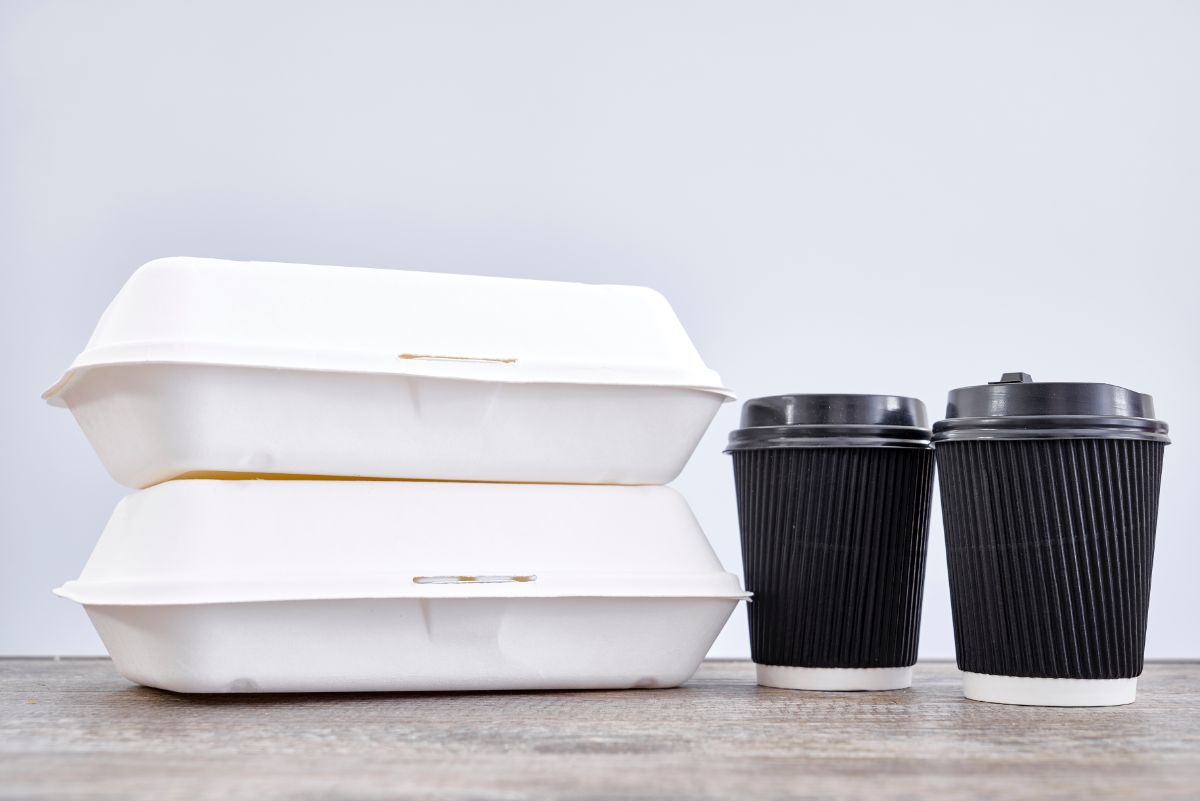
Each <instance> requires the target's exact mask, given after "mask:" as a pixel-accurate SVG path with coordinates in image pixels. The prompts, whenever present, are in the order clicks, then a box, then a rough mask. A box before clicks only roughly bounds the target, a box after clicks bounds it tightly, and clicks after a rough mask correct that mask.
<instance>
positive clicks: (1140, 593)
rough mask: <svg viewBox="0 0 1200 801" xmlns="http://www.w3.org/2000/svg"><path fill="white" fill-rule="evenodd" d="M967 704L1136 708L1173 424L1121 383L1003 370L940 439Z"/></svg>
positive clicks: (953, 411) (949, 421) (959, 401)
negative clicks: (1035, 377)
mask: <svg viewBox="0 0 1200 801" xmlns="http://www.w3.org/2000/svg"><path fill="white" fill-rule="evenodd" d="M933 431H934V434H933V440H934V444H935V446H936V449H937V463H938V474H939V480H940V484H941V495H942V511H943V515H942V516H943V520H944V522H945V529H946V552H947V559H948V564H949V572H950V600H951V606H952V612H953V618H954V641H955V649H956V651H957V654H958V666H959V669H960V670H962V671H963V676H964V682H963V692H964V695H966V697H967V698H973V699H975V700H979V701H993V702H997V703H1009V704H1029V705H1040V706H1110V705H1115V704H1127V703H1130V702H1132V701H1133V700H1134V696H1135V693H1136V689H1137V676H1138V675H1140V674H1141V672H1142V653H1143V650H1144V647H1145V641H1146V614H1147V609H1148V604H1149V600H1150V573H1151V567H1152V565H1153V560H1154V531H1155V524H1156V521H1157V517H1158V493H1159V479H1160V476H1161V473H1162V459H1163V451H1164V449H1165V448H1166V445H1167V443H1168V442H1169V440H1168V439H1167V425H1166V423H1163V422H1162V421H1160V420H1156V419H1154V401H1153V400H1152V399H1151V397H1150V396H1149V395H1142V394H1140V393H1137V392H1132V391H1130V390H1128V389H1123V388H1121V387H1117V386H1113V385H1111V384H1068V383H1041V382H1034V381H1032V379H1030V377H1029V376H1028V375H1026V374H1024V373H1006V374H1005V375H1004V377H1003V378H1002V379H1001V380H1000V381H998V382H995V383H992V384H986V385H983V386H974V387H964V388H961V389H956V390H953V391H952V392H951V393H950V399H949V404H948V406H947V410H946V419H945V420H943V421H941V422H939V423H937V424H935V425H934V427H933Z"/></svg>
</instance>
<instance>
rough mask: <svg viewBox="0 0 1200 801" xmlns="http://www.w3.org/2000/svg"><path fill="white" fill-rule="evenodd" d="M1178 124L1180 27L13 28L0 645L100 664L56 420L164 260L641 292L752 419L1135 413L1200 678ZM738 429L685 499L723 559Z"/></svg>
mask: <svg viewBox="0 0 1200 801" xmlns="http://www.w3.org/2000/svg"><path fill="white" fill-rule="evenodd" d="M1198 99H1200V4H1196V3H1190V4H1187V3H1176V2H1127V3H1111V2H1100V3H1096V2H1078V3H1073V2H1031V3H1019V2H1008V3H962V2H947V3H935V2H924V1H917V0H914V2H906V3H896V2H866V3H861V2H860V3H834V2H829V3H805V2H784V3H765V2H728V3H682V2H681V3H662V2H649V3H644V2H638V3H614V2H600V1H597V2H551V1H549V0H548V1H547V2H509V3H484V2H480V3H460V2H439V3H384V2H379V3H362V2H338V3H333V2H330V3H318V2H303V3H296V2H293V3H264V2H253V3H240V2H238V3H195V4H185V3H161V2H159V3H141V4H139V3H131V2H108V3H90V4H89V3H78V4H72V3H63V2H11V1H10V2H5V3H3V4H2V5H0V264H2V265H3V270H4V274H3V275H4V290H3V292H0V303H2V304H3V307H2V309H0V327H2V330H0V334H2V336H0V348H2V349H3V367H4V382H3V393H2V394H0V426H2V427H3V428H2V438H3V439H2V442H3V455H2V456H0V459H2V462H0V469H2V470H3V475H2V476H0V479H2V481H0V493H2V496H0V515H2V517H0V521H2V526H0V652H2V653H13V654H16V653H32V654H77V653H95V652H98V651H99V650H100V643H99V642H98V641H97V639H96V638H95V636H94V634H93V633H92V631H91V628H90V626H89V625H88V622H87V620H86V617H85V616H84V614H83V612H82V611H81V610H80V609H78V608H76V607H75V606H74V605H72V604H70V603H68V602H66V601H62V600H59V599H56V598H54V597H52V596H51V595H50V592H49V591H50V589H51V588H52V587H54V586H57V585H58V584H59V583H61V582H62V581H63V580H66V579H69V578H72V577H74V576H75V575H76V574H77V571H78V570H79V569H80V567H81V566H82V564H83V562H84V560H85V558H86V557H87V554H88V551H89V549H90V548H91V546H92V543H93V542H94V540H95V538H96V536H97V534H98V533H99V531H100V529H101V527H102V526H103V524H104V522H105V520H106V519H107V516H108V514H109V512H110V511H111V509H112V506H113V504H114V503H115V502H116V501H117V499H118V498H119V497H121V496H122V495H123V494H124V493H125V492H126V490H124V489H122V488H121V487H118V486H116V485H115V484H114V483H113V482H112V481H111V480H110V479H109V478H108V476H107V475H105V473H104V471H103V469H102V468H101V466H100V464H99V463H98V461H97V460H96V458H95V457H94V456H93V455H92V453H91V451H90V449H89V447H88V445H87V443H86V442H85V441H84V439H83V436H82V435H81V434H80V433H79V431H78V429H77V428H76V426H75V424H74V422H73V421H72V420H71V418H70V416H69V415H68V414H67V413H65V412H62V411H59V410H53V409H50V408H48V407H46V406H44V405H43V404H42V403H41V401H39V399H38V394H39V392H40V391H41V390H42V389H43V388H44V387H45V386H47V385H49V384H50V383H51V382H53V381H54V380H55V379H56V378H57V377H58V375H59V373H60V371H61V370H62V369H63V368H64V367H65V366H66V365H67V363H68V362H69V361H70V360H71V358H72V357H73V356H74V355H75V354H76V353H77V351H78V350H80V349H81V348H82V347H83V344H84V342H85V341H86V339H87V337H88V335H89V333H90V331H91V329H92V327H93V325H94V324H95V322H96V319H97V318H98V317H99V315H100V313H101V311H102V310H103V309H104V306H105V304H106V303H107V302H108V301H109V300H110V299H111V298H112V296H113V295H114V294H115V293H116V292H117V290H118V289H119V288H120V286H121V284H122V282H123V281H124V280H125V278H126V277H127V276H128V275H129V274H130V272H132V271H133V269H134V268H136V267H137V266H138V265H139V264H141V263H142V262H145V261H147V260H149V259H152V258H154V257H157V256H163V255H177V254H184V255H205V256H218V257H228V258H245V259H270V260H278V261H297V262H316V263H330V264H351V265H359V266H377V267H399V268H403V267H410V268H420V269H426V270H442V271H452V272H464V273H484V274H491V275H511V276H525V277H531V278H551V279H571V280H580V281H592V282H617V283H636V284H647V285H650V286H653V287H655V288H657V289H659V290H661V291H662V292H664V293H665V294H666V295H667V297H668V298H670V299H671V301H672V302H673V303H674V305H675V308H676V310H677V311H678V313H679V315H680V317H681V318H682V319H683V321H684V324H685V325H686V326H687V327H688V330H689V331H690V332H691V334H692V336H693V338H694V340H695V342H696V345H697V347H698V348H699V350H700V352H701V353H702V354H703V355H704V356H705V358H706V360H707V361H708V363H709V364H710V365H711V366H713V367H714V368H716V369H717V370H718V371H720V372H721V374H722V375H723V377H724V378H725V380H726V382H727V383H728V384H729V385H730V386H731V387H733V388H734V389H735V390H737V391H738V392H739V394H740V395H741V397H742V398H748V397H753V396H755V395H762V394H771V393H777V392H783V391H800V392H811V391H846V392H890V393H900V394H909V395H915V396H918V397H920V398H923V399H925V400H926V402H927V403H928V404H929V406H930V409H931V411H932V412H933V413H934V415H935V416H936V415H937V414H939V413H940V411H941V407H942V404H943V402H944V398H945V393H946V391H947V390H948V389H949V388H951V387H955V386H961V385H964V384H972V383H978V382H982V381H986V380H988V379H993V378H995V377H997V376H998V374H999V373H1000V372H1001V371H1003V370H1025V371H1028V372H1031V373H1033V375H1034V376H1035V377H1036V378H1040V379H1045V380H1050V379H1057V380H1102V381H1111V382H1114V383H1118V384H1122V385H1125V386H1129V387H1132V388H1135V389H1138V390H1141V391H1147V392H1151V393H1153V394H1154V395H1155V396H1156V399H1157V401H1158V405H1159V414H1160V416H1161V417H1163V418H1164V419H1166V420H1168V421H1169V422H1170V423H1171V426H1172V435H1173V437H1174V439H1175V443H1176V444H1175V445H1173V446H1172V447H1171V448H1169V449H1168V451H1167V464H1166V477H1165V483H1164V487H1163V498H1162V509H1161V518H1160V526H1159V540H1158V553H1157V560H1156V565H1155V577H1154V581H1155V587H1154V600H1153V605H1152V611H1151V619H1150V633H1149V645H1148V649H1149V654H1150V655H1151V656H1155V657H1182V656H1191V657H1197V656H1200V636H1198V627H1197V625H1196V623H1195V610H1196V609H1197V607H1198V606H1200V590H1198V589H1197V587H1198V584H1200V582H1197V580H1196V569H1197V564H1198V562H1200V545H1198V539H1197V524H1196V522H1195V521H1196V516H1195V511H1194V503H1195V497H1194V495H1195V491H1196V487H1197V486H1198V484H1200V457H1198V456H1197V453H1198V451H1197V448H1196V446H1195V441H1196V439H1197V436H1198V435H1200V412H1198V411H1197V409H1198V406H1197V402H1196V398H1197V393H1198V392H1200V365H1198V361H1197V343H1198V342H1200V323H1198V315H1197V313H1196V309H1197V300H1198V298H1197V295H1198V294H1200V293H1198V291H1197V290H1198V279H1197V267H1198V266H1200V149H1198V146H1197V143H1200V113H1198V108H1200V102H1198ZM736 419H737V406H736V405H732V404H731V405H727V406H726V407H725V408H724V409H723V411H722V412H721V414H720V416H719V417H718V418H717V420H716V422H715V423H714V425H713V427H712V429H711V431H710V433H709V435H708V436H707V437H706V439H705V440H704V442H703V443H702V444H701V445H700V448H699V449H698V451H697V453H696V456H695V458H694V459H693V460H692V462H691V464H690V465H689V467H688V468H687V470H686V472H685V473H684V474H683V476H682V477H681V478H680V479H679V480H678V482H676V486H677V487H678V488H679V489H680V490H682V491H683V492H684V493H685V494H686V495H687V496H688V498H689V499H690V500H691V502H692V505H693V508H694V509H695V511H696V514H697V516H698V517H699V518H700V520H701V522H702V523H703V525H704V527H705V529H706V531H707V532H708V534H709V536H710V538H711V539H712V541H713V543H714V545H715V547H716V548H717V550H718V551H719V553H720V555H721V558H722V559H723V560H724V562H725V564H726V565H727V566H729V567H730V568H733V569H736V568H737V566H738V563H739V562H738V547H737V535H736V519H735V511H734V498H733V485H732V481H731V476H730V465H729V463H728V458H727V457H725V456H723V455H722V454H721V446H722V443H723V440H724V437H725V434H726V432H728V430H729V429H731V428H733V427H734V426H735V424H736ZM941 536H942V534H941V527H940V521H939V520H938V519H937V517H936V516H935V520H934V526H933V530H932V538H931V539H932V549H931V553H930V560H929V571H928V585H927V586H928V589H927V592H926V608H925V619H924V632H923V635H922V647H921V651H922V653H923V655H925V656H940V657H944V656H950V655H952V653H953V642H952V639H951V631H950V619H949V612H948V597H947V589H946V574H945V557H944V552H943V549H942V547H941V542H940V539H941ZM714 653H715V654H718V655H723V656H729V655H744V654H746V653H747V645H746V638H745V623H744V619H743V613H742V612H740V611H739V612H738V613H736V614H735V616H734V618H733V620H732V621H731V623H730V625H729V627H728V629H727V630H726V632H725V634H724V635H723V636H722V638H721V639H720V640H719V641H718V644H717V646H716V648H715V650H714Z"/></svg>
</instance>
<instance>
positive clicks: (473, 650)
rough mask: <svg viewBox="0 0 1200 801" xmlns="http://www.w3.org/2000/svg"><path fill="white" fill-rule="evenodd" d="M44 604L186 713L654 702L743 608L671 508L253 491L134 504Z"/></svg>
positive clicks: (653, 503)
mask: <svg viewBox="0 0 1200 801" xmlns="http://www.w3.org/2000/svg"><path fill="white" fill-rule="evenodd" d="M57 593H58V594H59V595H62V596H64V597H66V598H69V599H71V600H74V601H77V602H79V603H81V604H83V605H84V607H85V608H86V609H87V612H88V615H89V616H90V617H91V619H92V622H93V623H94V625H95V626H96V630H97V631H98V632H99V634H100V637H101V639H102V640H103V641H104V644H105V646H106V647H107V648H108V651H109V653H110V654H111V655H112V658H113V661H114V663H115V665H116V667H117V670H118V671H119V672H120V673H121V674H122V675H123V676H125V677H126V678H128V679H130V680H131V681H134V682H138V683H140V684H145V685H148V686H151V687H159V688H163V689H167V690H174V691H177V692H197V693H215V692H322V691H363V690H504V689H609V688H632V687H671V686H675V685H678V684H680V683H682V682H684V681H686V680H687V679H688V678H689V677H690V676H691V675H692V674H693V673H694V672H695V670H696V668H697V666H698V665H699V663H700V660H701V659H703V658H704V655H705V653H706V652H707V650H708V648H709V646H711V644H712V642H713V640H714V639H715V638H716V636H717V634H718V633H719V632H720V629H721V627H722V625H723V624H724V623H725V621H726V620H727V619H728V617H729V615H730V613H731V612H732V611H733V608H734V606H735V605H736V604H737V601H738V600H740V599H742V598H745V597H746V594H745V593H743V592H742V591H741V589H740V587H739V585H738V581H737V578H736V577H735V576H734V575H733V574H731V573H728V572H726V571H725V570H724V569H723V568H722V567H721V564H720V562H719V561H718V559H717V557H716V555H715V554H714V553H713V551H712V548H711V547H710V546H709V544H708V541H707V540H706V539H705V537H704V534H703V532H702V531H701V530H700V528H699V526H698V525H697V523H696V520H695V518H694V517H693V516H692V513H691V511H690V510H689V508H688V506H687V504H686V502H685V501H684V500H683V498H682V497H681V496H680V495H679V494H678V493H676V492H675V491H674V490H672V489H670V488H668V487H601V486H553V485H500V484H466V483H449V482H409V481H378V482H376V481H369V482H360V481H260V480H242V481H215V480H186V481H172V482H168V483H165V484H161V485H159V486H156V487H153V488H151V489H147V490H143V491H141V492H138V493H135V494H134V495H131V496H129V497H128V498H126V499H124V500H123V501H122V502H121V503H120V504H119V505H118V506H117V509H116V511H115V512H114V514H113V516H112V519H111V520H110V521H109V524H108V526H107V528H106V529H105V531H104V534H103V535H102V537H101V539H100V541H99V543H98V544H97V546H96V549H95V551H94V552H93V553H92V556H91V558H90V559H89V561H88V563H87V565H86V567H85V568H84V570H83V574H82V575H81V577H80V578H79V579H78V580H77V581H71V582H68V583H67V584H66V585H64V586H63V587H62V588H60V589H59V590H57Z"/></svg>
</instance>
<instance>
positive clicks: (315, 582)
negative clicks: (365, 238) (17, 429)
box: [45, 258, 745, 692]
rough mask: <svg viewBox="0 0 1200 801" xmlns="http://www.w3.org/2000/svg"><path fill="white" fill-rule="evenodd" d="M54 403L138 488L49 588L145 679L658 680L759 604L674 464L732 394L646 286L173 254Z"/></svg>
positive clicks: (607, 683)
mask: <svg viewBox="0 0 1200 801" xmlns="http://www.w3.org/2000/svg"><path fill="white" fill-rule="evenodd" d="M45 397H46V398H47V399H48V400H49V401H50V402H51V403H53V404H56V405H61V406H66V407H68V408H70V410H71V411H72V413H73V414H74V415H75V418H76V419H77V420H78V422H79V424H80V426H81V427H82V428H83V430H84V432H85V434H86V435H87V437H88V439H89V440H90V441H91V443H92V445H93V447H94V448H95V450H96V452H97V453H98V454H99V456H100V458H101V460H102V461H103V462H104V464H105V466H106V467H107V468H108V470H109V472H110V473H111V474H112V476H113V477H114V478H115V479H116V480H117V481H119V482H121V483H122V484H125V485H127V486H130V487H134V488H138V489H139V491H138V492H135V493H134V494H132V495H130V496H129V497H127V498H126V499H124V500H123V501H122V502H121V503H120V504H119V505H118V507H117V509H116V511H115V512H114V514H113V516H112V519H111V520H110V521H109V524H108V526H107V528H106V529H105V531H104V533H103V535H102V536H101V538H100V541H99V543H98V545H97V546H96V549H95V551H94V553H93V554H92V556H91V558H90V559H89V561H88V563H87V565H86V567H85V568H84V570H83V574H82V575H81V576H80V578H79V579H78V580H76V581H71V582H68V583H67V584H66V585H65V586H64V587H62V588H61V589H60V590H59V591H58V592H59V594H61V595H63V596H65V597H67V598H70V599H72V600H75V601H78V602H79V603H81V604H83V605H84V607H85V608H86V610H87V612H88V614H89V616H90V617H91V619H92V621H93V623H94V624H95V626H96V629H97V631H98V632H99V634H100V637H101V638H102V639H103V641H104V643H105V646H106V647H107V648H108V650H109V652H110V653H111V654H112V657H113V660H114V662H115V664H116V666H117V669H118V670H119V671H120V672H121V673H122V674H123V675H125V676H126V677H128V678H129V679H131V680H133V681H136V682H140V683H142V684H147V685H151V686H155V687H162V688H166V689H171V690H178V691H186V692H227V691H232V692H237V691H321V690H433V689H519V688H616V687H663V686H671V685H675V684H679V683H681V682H683V681H685V680H686V679H687V678H688V677H689V676H690V675H691V674H692V672H693V671H694V670H695V668H696V666H697V665H698V664H699V662H700V660H701V659H702V658H703V656H704V654H705V652H706V651H707V649H708V647H709V646H710V645H711V643H712V641H713V639H714V638H715V637H716V635H717V633H718V632H719V631H720V629H721V626H722V625H723V624H724V622H725V620H726V619H727V618H728V616H729V614H730V613H731V612H732V610H733V608H734V606H735V605H736V603H737V601H738V599H740V598H743V597H745V595H744V593H742V592H741V589H740V587H739V585H738V581H737V578H736V577H735V576H734V575H732V574H730V573H728V572H726V571H725V570H724V569H723V568H722V566H721V565H720V563H719V561H718V560H717V558H716V556H715V554H714V553H713V551H712V549H711V547H710V546H709V544H708V542H707V540H706V539H705V537H704V534H703V532H702V531H701V530H700V528H699V526H698V525H697V523H696V520H695V518H694V517H693V516H692V513H691V511H690V510H689V509H688V506H687V504H686V502H685V501H684V500H683V499H682V498H681V497H680V496H679V495H678V494H677V493H676V492H675V491H674V490H672V489H670V488H668V487H664V486H659V485H662V484H665V483H667V482H669V481H671V480H672V479H673V478H674V477H675V476H676V475H677V474H678V473H679V471H680V470H681V469H682V467H683V465H684V463H685V462H686V461H687V459H688V457H689V456H690V455H691V452H692V450H693V449H694V448H695V446H696V443H697V442H698V441H699V439H700V437H701V435H702V434H703V433H704V430H705V428H706V427H707V426H708V424H709V423H710V422H711V420H712V418H713V416H714V414H715V413H716V411H717V408H718V407H719V406H720V405H721V403H723V402H725V401H726V400H728V399H729V398H730V394H729V392H728V391H727V390H726V389H724V388H723V387H722V386H721V382H720V378H719V377H718V376H717V374H716V373H714V372H713V371H711V370H709V369H708V368H706V367H705V365H704V363H703V362H702V361H701V359H700V357H699V355H698V354H697V353H696V350H695V348H694V347H693V346H692V343H691V341H690V340H689V339H688V337H687V334H686V333H685V332H684V330H683V328H682V326H681V325H680V323H679V321H678V319H677V318H676V317H675V315H674V313H673V312H672V310H671V308H670V306H669V305H668V304H667V302H666V301H665V300H664V299H663V298H662V296H660V295H658V294H657V293H655V292H653V291H651V290H648V289H642V288H636V287H619V286H590V285H582V284H568V283H557V282H547V281H524V280H512V279H501V278H482V277H474V276H457V275H440V274H432V273H419V272H401V271H391V270H364V269H352V268H340V267H317V266H300V265H284V264H269V263H259V262H245V263H239V262H227V261H219V260H212V259H192V258H174V259H163V260H159V261H155V262H151V263H150V264H147V265H145V266H144V267H142V268H141V269H140V270H138V271H137V272H136V273H135V274H134V275H133V277H132V278H130V280H129V282H128V283H127V284H126V285H125V287H124V288H123V289H122V290H121V292H120V293H119V294H118V295H117V298H116V299H115V300H114V301H113V303H112V304H111V305H110V306H109V308H108V310H107V311H106V312H105V314H104V316H103V317H102V318H101V320H100V323H99V325H98V326H97V328H96V331H95V334H94V335H93V337H92V339H91V341H90V342H89V343H88V346H87V348H86V349H85V350H84V351H83V353H82V354H81V355H80V356H79V357H78V358H77V359H76V360H75V362H74V363H73V364H72V365H71V367H70V369H69V370H68V371H67V373H66V374H65V375H64V376H63V378H62V379H61V380H60V381H59V382H58V383H57V384H56V385H54V386H53V387H52V388H50V389H49V390H48V391H47V392H46V395H45ZM368 478H369V479H405V480H394V481H363V480H355V479H368ZM253 479H264V480H253ZM620 485H624V486H620Z"/></svg>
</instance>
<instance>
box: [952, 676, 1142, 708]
mask: <svg viewBox="0 0 1200 801" xmlns="http://www.w3.org/2000/svg"><path fill="white" fill-rule="evenodd" d="M963 696H964V697H966V698H970V699H971V700H973V701H986V702H988V703H992V704H1017V705H1019V706H1121V705H1122V704H1132V703H1133V700H1134V698H1135V697H1136V696H1137V679H1136V678H1133V679H1044V678H1032V677H1028V676H997V675H993V674H990V673H971V672H968V671H963Z"/></svg>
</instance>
